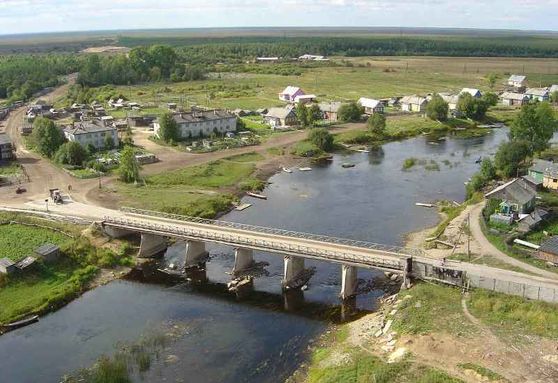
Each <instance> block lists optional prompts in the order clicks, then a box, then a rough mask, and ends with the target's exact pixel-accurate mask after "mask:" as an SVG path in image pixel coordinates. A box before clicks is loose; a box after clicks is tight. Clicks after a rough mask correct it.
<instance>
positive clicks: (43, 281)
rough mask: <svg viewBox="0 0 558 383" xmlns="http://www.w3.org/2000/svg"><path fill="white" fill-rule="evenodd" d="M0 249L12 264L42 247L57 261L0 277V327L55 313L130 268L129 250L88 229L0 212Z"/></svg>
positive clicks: (43, 263)
mask: <svg viewBox="0 0 558 383" xmlns="http://www.w3.org/2000/svg"><path fill="white" fill-rule="evenodd" d="M0 218H1V220H2V222H3V225H1V226H0V233H1V235H0V237H1V238H0V248H1V249H2V252H3V254H4V255H7V256H8V257H9V258H10V259H11V260H12V261H14V262H17V261H19V260H21V259H23V258H24V257H26V256H29V255H33V251H34V249H36V248H37V247H38V246H40V245H42V244H44V243H52V244H55V245H57V246H59V247H60V252H61V254H60V257H59V258H58V259H57V260H56V261H51V262H46V261H43V260H41V259H38V260H37V261H36V262H35V264H33V265H32V266H31V267H29V268H26V269H25V270H22V271H19V272H17V273H13V274H9V275H2V276H1V278H0V301H1V302H2V305H1V306H0V326H1V325H3V324H7V323H10V322H13V321H16V320H20V319H22V318H25V317H28V316H30V315H43V314H46V313H49V312H52V311H55V310H57V309H59V308H61V307H63V306H64V305H66V304H67V303H69V302H71V301H72V300H74V299H75V298H77V297H79V296H80V295H81V294H83V293H84V292H85V291H88V290H90V289H92V288H95V287H97V286H99V285H101V284H105V283H108V282H109V281H111V280H114V279H116V278H119V277H121V276H122V275H123V274H124V273H126V271H127V269H128V266H130V265H131V264H132V260H131V258H129V256H130V252H131V247H130V246H129V245H128V244H126V243H124V242H121V241H110V243H109V241H108V239H106V238H102V237H101V236H99V235H98V234H97V233H95V232H93V231H92V230H91V229H90V228H86V227H83V226H79V225H74V224H69V223H63V222H55V221H52V220H45V219H41V218H38V217H31V216H26V215H24V214H19V213H0Z"/></svg>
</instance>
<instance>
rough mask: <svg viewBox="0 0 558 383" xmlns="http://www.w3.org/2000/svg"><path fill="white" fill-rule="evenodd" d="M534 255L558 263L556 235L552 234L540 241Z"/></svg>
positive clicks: (557, 238) (557, 239)
mask: <svg viewBox="0 0 558 383" xmlns="http://www.w3.org/2000/svg"><path fill="white" fill-rule="evenodd" d="M535 257H536V258H538V259H541V260H543V261H547V262H551V263H553V264H555V265H558V236H557V235H554V236H552V237H550V238H549V239H547V240H546V241H544V242H543V243H541V246H540V247H539V249H538V251H537V252H536V253H535Z"/></svg>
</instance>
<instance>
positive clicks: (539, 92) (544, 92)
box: [525, 88, 548, 97]
mask: <svg viewBox="0 0 558 383" xmlns="http://www.w3.org/2000/svg"><path fill="white" fill-rule="evenodd" d="M525 94H531V95H533V96H541V97H542V96H548V89H546V88H529V89H527V91H526V92H525Z"/></svg>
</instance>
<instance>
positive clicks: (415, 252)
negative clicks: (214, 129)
mask: <svg viewBox="0 0 558 383" xmlns="http://www.w3.org/2000/svg"><path fill="white" fill-rule="evenodd" d="M120 210H121V211H123V212H126V213H133V214H139V215H146V216H152V217H161V218H168V219H173V220H177V221H184V222H192V223H201V224H206V225H213V226H220V227H227V228H233V229H239V230H247V231H254V232H258V233H265V234H273V235H282V236H286V237H291V238H301V239H309V240H313V241H319V242H327V243H332V244H339V245H346V246H354V247H360V248H363V249H371V250H376V251H382V252H385V253H389V254H391V255H396V256H401V255H409V256H413V257H416V256H424V253H423V251H422V250H420V249H411V248H406V247H401V246H391V245H382V244H378V243H373V242H368V241H358V240H353V239H347V238H338V237H331V236H328V235H321V234H311V233H304V232H298V231H292V230H285V229H276V228H272V227H265V226H256V225H249V224H245V223H238V222H230V221H220V220H214V219H207V218H199V217H190V216H185V215H179V214H172V213H164V212H159V211H153V210H145V209H137V208H132V207H122V208H120Z"/></svg>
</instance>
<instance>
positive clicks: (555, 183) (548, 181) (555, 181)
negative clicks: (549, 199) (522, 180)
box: [528, 159, 558, 190]
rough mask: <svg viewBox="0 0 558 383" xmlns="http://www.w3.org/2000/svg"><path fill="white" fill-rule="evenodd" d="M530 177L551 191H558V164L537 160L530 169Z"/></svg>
mask: <svg viewBox="0 0 558 383" xmlns="http://www.w3.org/2000/svg"><path fill="white" fill-rule="evenodd" d="M528 176H529V177H532V178H533V179H534V180H535V181H536V182H537V183H539V182H541V183H542V186H543V187H544V188H546V189H550V190H558V164H555V163H553V162H550V161H545V160H540V159H536V160H534V161H533V166H531V167H530V168H529V171H528Z"/></svg>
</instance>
